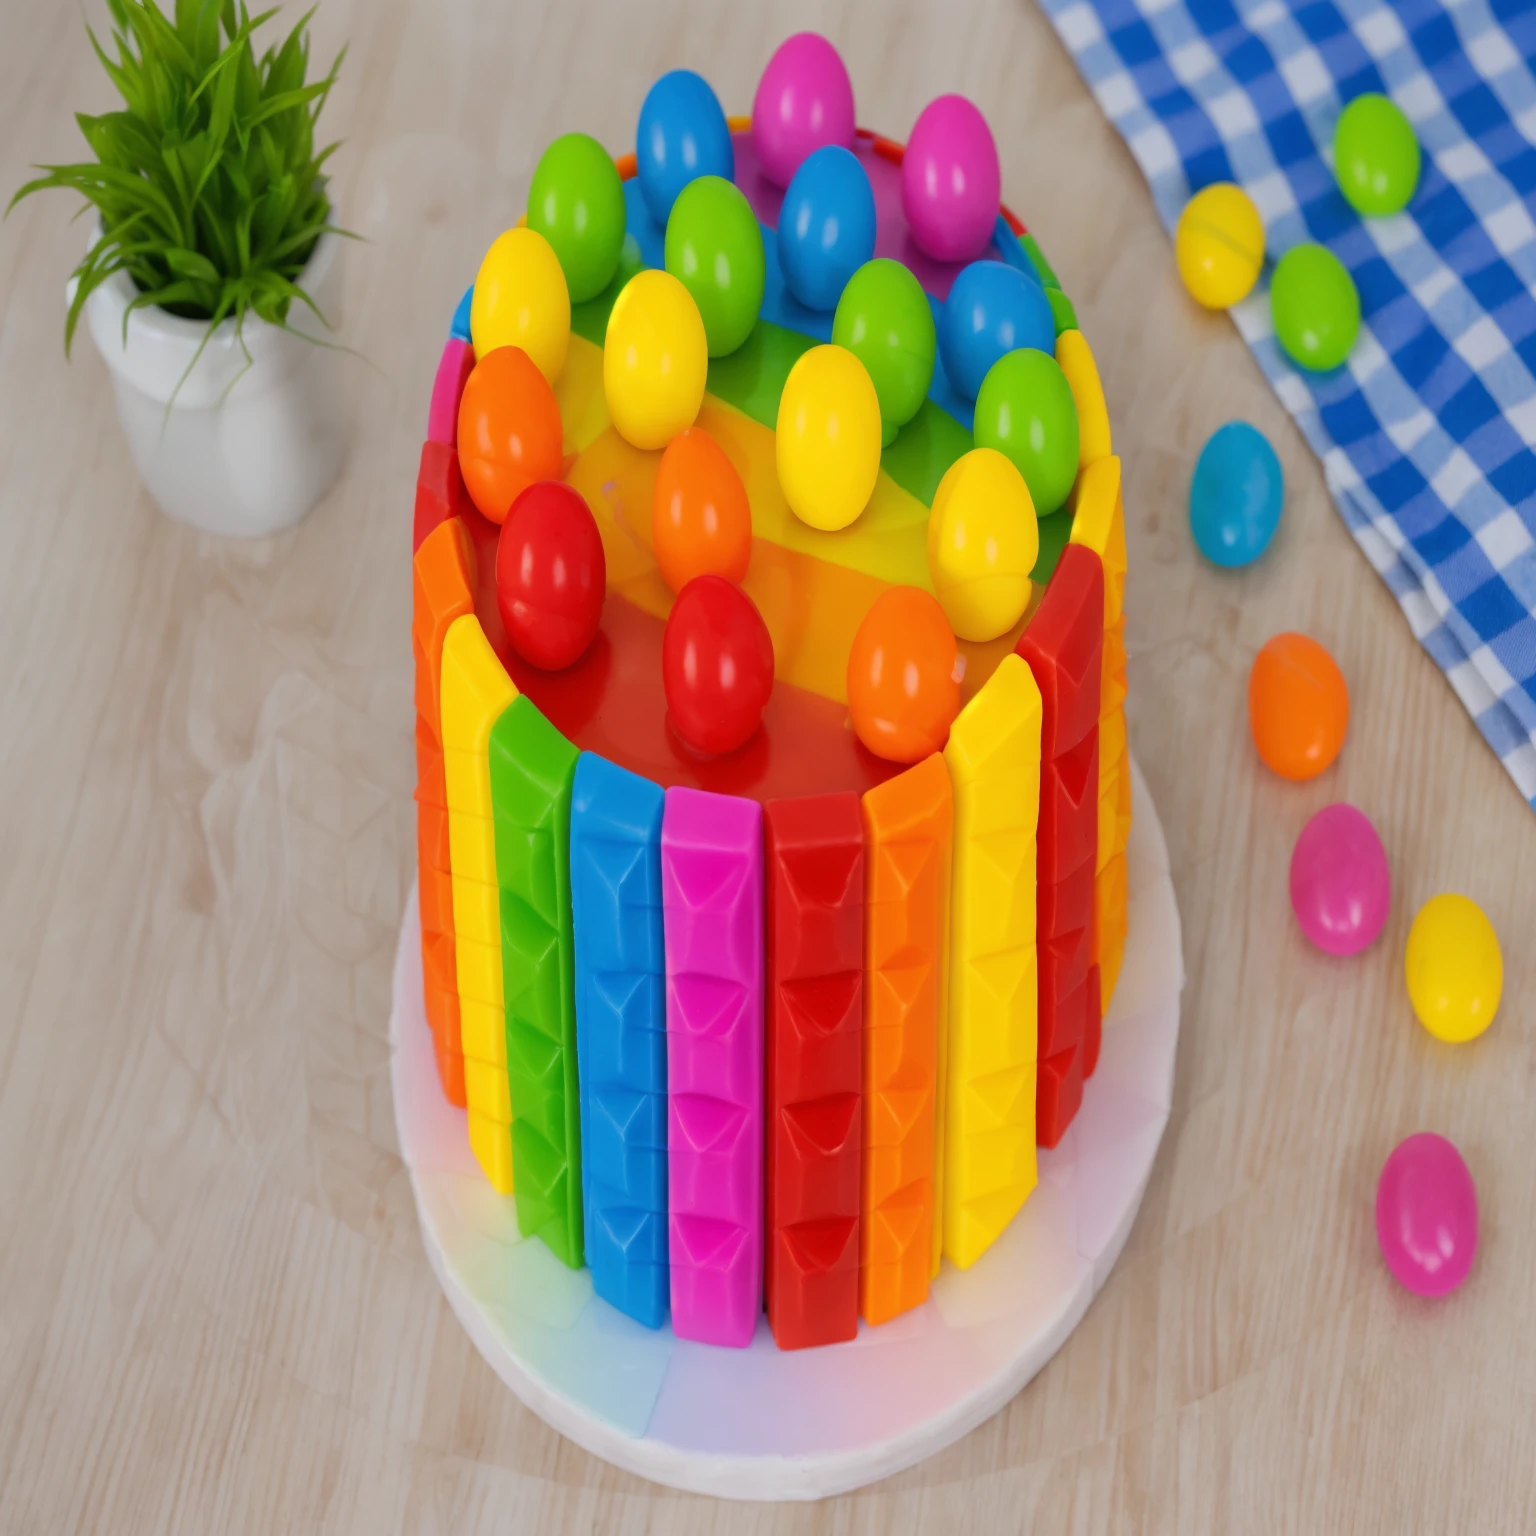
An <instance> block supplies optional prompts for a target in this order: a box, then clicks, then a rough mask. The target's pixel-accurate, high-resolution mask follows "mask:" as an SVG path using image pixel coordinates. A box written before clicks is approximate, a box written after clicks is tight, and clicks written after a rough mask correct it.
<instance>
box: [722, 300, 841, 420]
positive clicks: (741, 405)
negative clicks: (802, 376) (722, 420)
mask: <svg viewBox="0 0 1536 1536" xmlns="http://www.w3.org/2000/svg"><path fill="white" fill-rule="evenodd" d="M819 345H820V343H819V342H818V341H817V340H816V338H815V337H814V336H806V335H804V334H803V333H802V332H800V331H790V330H786V329H785V328H784V327H783V326H782V325H775V324H774V323H773V321H771V320H759V321H758V322H757V324H756V325H754V326H753V327H752V333H751V335H749V336H748V337H747V339H746V340H745V341H744V342H742V344H741V345H740V346H739V347H737V349H736V350H735V351H734V352H732V353H731V354H730V355H729V356H727V357H712V358H710V360H709V382H708V385H707V388H708V390H709V392H710V394H712V395H714V396H715V397H716V398H717V399H719V400H724V401H725V403H726V404H727V405H734V406H735V407H736V409H737V410H738V411H740V412H741V413H742V415H743V416H750V417H751V418H752V420H753V421H756V422H759V423H761V424H762V425H763V426H765V427H767V428H768V430H769V431H770V432H772V431H774V430H775V429H776V428H777V426H778V423H779V396H780V395H782V394H783V393H784V381H785V380H786V379H787V378H788V377H789V370H790V369H791V368H793V367H794V366H795V364H796V363H797V362H799V361H800V359H801V357H802V356H804V354H805V353H807V352H809V351H810V350H811V348H812V347H815V346H819Z"/></svg>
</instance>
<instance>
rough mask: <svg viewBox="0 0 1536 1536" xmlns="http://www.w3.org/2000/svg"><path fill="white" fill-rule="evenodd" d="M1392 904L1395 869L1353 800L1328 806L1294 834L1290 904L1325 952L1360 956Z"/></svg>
mask: <svg viewBox="0 0 1536 1536" xmlns="http://www.w3.org/2000/svg"><path fill="white" fill-rule="evenodd" d="M1391 904H1392V874H1391V871H1390V870H1389V868H1388V867H1387V852H1386V849H1385V848H1383V847H1382V846H1381V839H1380V838H1379V837H1378V836H1377V835H1376V828H1375V827H1373V826H1372V825H1371V822H1370V818H1369V817H1368V816H1366V814H1365V813H1364V812H1363V811H1358V810H1356V809H1355V807H1354V806H1352V805H1343V804H1340V805H1326V806H1324V807H1323V809H1322V810H1320V811H1319V812H1317V814H1316V815H1315V816H1313V817H1312V819H1311V820H1310V821H1308V822H1307V824H1306V826H1305V827H1303V828H1302V829H1301V836H1300V837H1298V838H1297V839H1296V848H1295V850H1294V852H1293V853H1292V854H1291V909H1292V911H1294V912H1295V914H1296V921H1297V922H1298V923H1300V924H1301V931H1302V932H1303V933H1304V934H1305V935H1306V936H1307V938H1308V939H1309V940H1310V941H1311V942H1312V943H1313V944H1315V945H1316V946H1317V947H1318V948H1319V949H1320V950H1322V951H1323V952H1324V953H1325V954H1329V955H1358V954H1359V953H1360V951H1361V950H1362V949H1365V948H1366V947H1367V946H1368V945H1370V944H1373V943H1374V942H1375V941H1376V937H1377V935H1378V934H1380V932H1381V930H1382V928H1383V927H1384V926H1385V924H1386V921H1387V909H1388V908H1389V907H1390V906H1391Z"/></svg>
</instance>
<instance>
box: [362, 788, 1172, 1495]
mask: <svg viewBox="0 0 1536 1536" xmlns="http://www.w3.org/2000/svg"><path fill="white" fill-rule="evenodd" d="M1132 770H1133V784H1134V796H1135V799H1134V805H1135V819H1134V821H1133V823H1132V830H1131V839H1130V848H1129V850H1128V852H1129V866H1130V867H1129V881H1130V937H1129V940H1128V942H1127V944H1126V951H1125V961H1124V964H1123V968H1122V970H1121V975H1120V982H1119V986H1118V988H1117V990H1116V992H1115V996H1114V1000H1113V1004H1112V1006H1111V1008H1110V1012H1109V1017H1108V1018H1107V1019H1106V1020H1105V1024H1104V1045H1103V1051H1102V1054H1101V1056H1100V1058H1099V1067H1098V1071H1097V1072H1096V1073H1095V1074H1094V1076H1093V1078H1092V1079H1091V1080H1090V1081H1089V1083H1088V1084H1087V1087H1086V1090H1085V1092H1084V1095H1083V1106H1082V1109H1081V1110H1080V1111H1079V1113H1078V1115H1077V1118H1076V1120H1075V1121H1074V1122H1073V1124H1072V1126H1071V1128H1070V1129H1069V1130H1068V1132H1067V1134H1066V1136H1065V1137H1064V1138H1063V1140H1062V1144H1061V1145H1060V1146H1059V1147H1057V1148H1056V1149H1055V1150H1054V1151H1042V1152H1041V1154H1040V1183H1039V1186H1038V1188H1036V1190H1035V1192H1034V1193H1033V1194H1032V1195H1031V1196H1030V1198H1029V1200H1028V1201H1027V1203H1026V1204H1025V1206H1024V1209H1023V1210H1022V1211H1021V1212H1020V1214H1019V1215H1018V1217H1017V1218H1016V1219H1015V1220H1014V1222H1013V1224H1012V1225H1011V1226H1010V1227H1009V1229H1008V1230H1007V1232H1005V1233H1004V1234H1003V1236H1002V1237H1001V1238H1000V1239H999V1240H998V1242H997V1243H996V1245H995V1246H994V1247H993V1248H992V1249H991V1250H989V1251H988V1252H987V1253H986V1254H984V1255H983V1256H982V1258H980V1259H979V1260H978V1261H977V1262H976V1264H975V1265H973V1266H972V1268H971V1269H969V1270H967V1271H963V1272H962V1271H960V1270H957V1269H955V1267H954V1266H953V1265H951V1264H949V1263H948V1262H946V1263H945V1264H944V1267H943V1269H942V1270H941V1272H940V1274H939V1276H938V1278H937V1279H936V1280H935V1281H934V1284H933V1289H932V1292H931V1294H930V1296H929V1299H928V1301H927V1302H926V1303H924V1305H923V1306H921V1307H919V1308H918V1309H917V1310H915V1311H913V1312H909V1313H907V1314H906V1315H905V1316H902V1317H899V1318H896V1319H894V1320H893V1321H891V1322H889V1323H885V1324H883V1325H882V1326H880V1327H878V1328H868V1327H865V1326H864V1325H863V1324H862V1323H861V1324H860V1325H859V1334H858V1337H857V1338H856V1339H854V1340H851V1341H850V1342H849V1343H846V1344H834V1345H829V1346H826V1347H824V1348H821V1349H806V1350H796V1351H791V1352H788V1353H786V1352H784V1351H781V1350H779V1349H778V1348H776V1347H775V1345H774V1343H773V1337H772V1335H771V1334H770V1333H769V1331H768V1325H767V1321H766V1319H764V1320H763V1321H762V1322H761V1323H760V1324H759V1325H758V1330H757V1336H756V1338H755V1339H754V1340H753V1341H752V1344H751V1346H750V1347H749V1348H747V1349H744V1350H735V1349H717V1348H713V1347H711V1346H708V1345H703V1344H695V1343H690V1342H688V1341H686V1340H680V1339H676V1338H674V1337H673V1334H672V1331H671V1329H670V1328H663V1329H661V1330H660V1331H653V1330H651V1329H648V1328H644V1327H642V1326H641V1325H640V1324H638V1323H636V1322H633V1321H631V1320H630V1319H629V1318H627V1317H625V1316H624V1315H623V1314H621V1313H619V1312H617V1311H615V1310H614V1309H613V1308H612V1307H611V1306H609V1305H608V1304H607V1303H606V1302H604V1301H602V1300H601V1299H600V1298H599V1297H597V1296H596V1295H595V1294H594V1293H593V1290H592V1277H591V1275H590V1273H588V1272H587V1271H586V1270H582V1271H579V1272H573V1271H571V1270H568V1269H566V1268H565V1266H564V1265H563V1264H561V1263H560V1261H559V1260H558V1259H556V1258H555V1257H554V1255H553V1254H551V1253H550V1252H549V1250H548V1249H547V1248H545V1246H544V1245H543V1243H541V1242H539V1241H537V1240H533V1241H524V1240H523V1238H522V1235H521V1234H520V1233H519V1231H518V1228H517V1219H516V1217H515V1215H514V1212H513V1203H512V1200H511V1198H510V1197H503V1196H499V1195H497V1194H496V1193H495V1191H494V1190H492V1189H491V1187H490V1185H489V1184H487V1183H486V1181H485V1178H484V1176H483V1175H482V1174H481V1172H480V1169H479V1167H478V1165H477V1164H476V1162H475V1160H474V1157H473V1155H472V1154H471V1152H470V1150H469V1142H468V1139H467V1132H466V1129H465V1120H464V1111H463V1110H459V1109H454V1108H453V1107H452V1106H451V1105H450V1104H449V1103H448V1102H447V1100H446V1099H445V1098H444V1097H443V1093H442V1089H441V1087H440V1085H439V1083H438V1077H437V1069H436V1066H435V1063H434V1061H433V1057H432V1047H431V1034H430V1031H429V1029H428V1027H427V1022H426V1017H425V1013H424V1010H423V1006H422V990H421V941H420V916H419V909H418V904H417V897H416V893H415V892H412V894H411V897H410V900H409V901H408V903H407V905H406V912H405V918H404V921H403V923H402V925H401V930H400V948H399V952H398V954H397V956H396V959H395V980H394V1010H393V1014H392V1017H391V1020H390V1040H391V1047H392V1068H391V1070H392V1081H393V1088H394V1098H395V1117H396V1122H397V1124H398V1126H399V1132H400V1150H401V1153H402V1155H403V1156H404V1158H405V1161H406V1165H407V1167H409V1169H410V1171H411V1186H412V1188H413V1190H414V1191H415V1195H416V1209H417V1212H418V1214H419V1216H420V1219H421V1235H422V1242H423V1244H424V1245H425V1247H426V1250H427V1256H428V1258H429V1259H430V1260H431V1262H432V1267H433V1269H434V1270H435V1271H436V1273H437V1278H438V1280H439V1281H440V1282H441V1284H442V1287H443V1290H444V1292H445V1293H446V1294H447V1297H448V1300H449V1302H450V1303H451V1304H452V1306H453V1310H454V1311H455V1312H456V1313H457V1314H458V1318H459V1321H460V1322H461V1323H463V1325H464V1327H465V1329H466V1330H467V1332H468V1333H469V1336H470V1338H471V1339H473V1340H474V1342H475V1347H476V1348H477V1349H478V1350H479V1351H480V1353H481V1354H482V1355H484V1356H485V1358H486V1359H487V1360H488V1361H489V1362H490V1364H491V1365H492V1367H493V1368H494V1369H495V1371H496V1373H497V1374H498V1375H499V1376H500V1377H501V1379H502V1380H503V1381H505V1382H506V1384H507V1385H508V1386H509V1387H511V1389H512V1390H513V1391H514V1392H515V1393H516V1394H517V1395H518V1397H519V1398H521V1399H522V1401H523V1402H524V1403H525V1404H527V1406H528V1407H529V1408H531V1409H532V1410H533V1411H534V1412H535V1413H537V1414H538V1415H539V1417H540V1418H542V1419H544V1420H545V1421H546V1422H547V1423H549V1424H551V1425H553V1426H554V1427H555V1428H556V1429H558V1430H559V1431H560V1433H561V1434H563V1435H565V1436H567V1437H568V1438H569V1439H571V1440H574V1441H575V1442H576V1443H577V1444H578V1445H579V1446H581V1447H583V1449H585V1450H588V1451H590V1452H592V1454H593V1455H595V1456H601V1457H602V1458H603V1459H604V1460H605V1461H610V1462H612V1463H613V1464H614V1465H615V1466H618V1467H622V1468H624V1469H625V1470H626V1471H628V1472H634V1473H637V1474H638V1475H639V1476H641V1477H646V1478H650V1479H651V1480H652V1481H654V1482H658V1483H666V1484H670V1485H671V1486H672V1487H675V1488H682V1489H687V1490H689V1491H691V1492H694V1493H705V1494H713V1495H715V1496H716V1497H719V1498H729V1499H814V1498H822V1497H824V1496H826V1495H828V1494H834V1493H842V1492H845V1491H846V1490H848V1489H850V1488H857V1487H860V1486H861V1485H863V1484H865V1483H869V1482H873V1481H874V1480H875V1479H877V1478H881V1477H887V1476H889V1475H890V1474H891V1473H893V1472H898V1471H900V1470H901V1469H902V1468H904V1467H910V1466H912V1465H913V1464H914V1463H915V1462H918V1461H921V1460H922V1459H923V1458H924V1457H925V1456H929V1455H931V1454H932V1453H933V1452H934V1451H937V1450H939V1449H940V1448H941V1447H943V1446H946V1445H949V1444H950V1443H951V1442H952V1441H955V1440H958V1439H959V1438H960V1437H961V1436H962V1435H964V1434H966V1433H967V1432H968V1431H970V1430H972V1429H974V1428H975V1427H976V1426H977V1425H978V1424H980V1423H982V1422H983V1420H985V1419H987V1418H989V1417H991V1415H992V1414H994V1413H996V1412H997V1410H998V1409H999V1408H1001V1407H1002V1406H1003V1405H1004V1404H1005V1403H1006V1402H1008V1400H1009V1399H1010V1398H1012V1397H1013V1395H1014V1394H1015V1393H1016V1392H1018V1391H1019V1389H1020V1388H1021V1387H1023V1386H1024V1384H1025V1383H1026V1382H1028V1381H1029V1380H1030V1378H1031V1377H1033V1376H1034V1374H1035V1372H1036V1371H1038V1370H1039V1369H1040V1368H1041V1367H1042V1366H1043V1365H1044V1364H1045V1363H1046V1361H1047V1360H1049V1359H1050V1358H1051V1356H1052V1355H1054V1354H1055V1353H1056V1351H1057V1350H1058V1349H1059V1348H1060V1347H1061V1345H1062V1343H1063V1342H1064V1341H1065V1339H1066V1338H1067V1335H1068V1334H1070V1333H1071V1332H1072V1330H1073V1329H1074V1328H1075V1327H1076V1326H1077V1324H1078V1322H1079V1321H1080V1320H1081V1318H1082V1316H1083V1314H1084V1313H1085V1312H1086V1311H1087V1310H1088V1304H1089V1303H1090V1302H1091V1301H1092V1300H1093V1297H1094V1295H1095V1293H1096V1292H1097V1291H1098V1289H1099V1287H1100V1286H1101V1285H1103V1284H1104V1282H1105V1280H1106V1279H1107V1278H1108V1276H1109V1272H1110V1270H1111V1269H1112V1268H1113V1267H1114V1263H1115V1260H1116V1259H1117V1258H1118V1257H1119V1255H1120V1250H1121V1248H1122V1247H1123V1246H1124V1244H1125V1240H1126V1238H1127V1237H1128V1236H1129V1234H1130V1230H1131V1223H1132V1222H1133V1221H1134V1219H1135V1216H1136V1210H1137V1207H1138V1206H1139V1205H1140V1203H1141V1196H1142V1192H1143V1190H1145V1188H1146V1184H1147V1178H1148V1176H1149V1174H1150V1173H1151V1171H1152V1160H1153V1158H1154V1156H1155V1155H1156V1153H1157V1148H1158V1143H1159V1142H1160V1141H1161V1140H1162V1135H1163V1127H1164V1126H1165V1125H1166V1124H1167V1122H1168V1111H1169V1105H1170V1102H1171V1095H1172V1090H1173V1063H1174V1054H1175V1050H1176V1047H1177V1044H1178V1033H1179V993H1180V991H1181V989H1182V988H1183V985H1184V965H1183V958H1182V951H1181V947H1180V933H1179V912H1178V906H1177V904H1176V902H1175V900H1174V894H1173V885H1172V882H1171V881H1170V880H1169V878H1168V851H1167V847H1166V845H1165V844H1164V842H1163V832H1162V827H1161V826H1160V825H1159V823H1158V819H1157V811H1156V809H1155V808H1154V806H1153V804H1152V799H1151V796H1150V795H1148V793H1147V787H1146V783H1145V781H1144V780H1143V779H1142V777H1141V774H1140V772H1139V770H1137V769H1136V768H1135V765H1134V763H1133V764H1132Z"/></svg>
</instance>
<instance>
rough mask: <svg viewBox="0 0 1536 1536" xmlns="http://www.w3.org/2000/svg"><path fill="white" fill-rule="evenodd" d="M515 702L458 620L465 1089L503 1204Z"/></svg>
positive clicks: (451, 650) (457, 858)
mask: <svg viewBox="0 0 1536 1536" xmlns="http://www.w3.org/2000/svg"><path fill="white" fill-rule="evenodd" d="M516 696H517V690H516V689H515V688H514V687H513V686H512V680H511V679H510V678H509V677H508V676H507V674H506V671H505V669H504V668H503V667H502V665H501V663H500V662H499V661H498V660H497V659H496V655H495V652H493V651H492V650H491V648H490V645H489V644H488V643H487V641H486V638H485V634H484V632H483V631H482V630H481V628H480V623H479V620H478V619H476V618H475V617H474V615H473V614H468V615H465V616H464V617H462V618H459V619H455V620H454V622H453V624H452V625H451V626H450V627H449V630H448V634H447V638H446V639H445V640H444V642H443V674H442V698H443V768H444V780H445V786H446V791H447V800H448V841H449V852H450V857H451V859H452V864H453V876H452V885H453V914H454V958H455V961H456V963H457V966H458V985H459V1019H460V1031H461V1035H462V1040H463V1048H464V1088H465V1098H466V1100H467V1101H468V1110H469V1143H470V1146H471V1148H472V1149H473V1151H474V1154H475V1157H476V1159H477V1160H478V1162H479V1163H480V1166H481V1168H482V1169H484V1171H485V1176H486V1178H487V1179H489V1180H490V1182H491V1185H492V1187H493V1188H494V1189H496V1190H497V1191H498V1192H499V1193H501V1194H511V1193H512V1184H513V1180H512V1107H511V1095H510V1091H509V1088H508V1082H507V1040H506V1015H505V1000H504V996H503V990H502V968H501V932H500V912H499V900H498V895H497V885H496V841H495V827H494V822H493V820H492V809H491V806H492V802H491V780H490V761H489V748H490V739H491V728H492V727H493V726H494V725H495V723H496V721H497V720H498V719H500V717H501V715H502V713H503V711H504V710H506V708H507V707H508V706H509V705H510V704H511V703H512V701H513V699H514V698H515V697H516Z"/></svg>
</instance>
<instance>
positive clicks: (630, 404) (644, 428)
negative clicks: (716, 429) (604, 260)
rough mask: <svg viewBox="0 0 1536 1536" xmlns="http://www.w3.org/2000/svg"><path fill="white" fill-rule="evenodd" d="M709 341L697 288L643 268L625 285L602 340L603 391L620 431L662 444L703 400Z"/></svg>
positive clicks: (640, 443) (634, 439)
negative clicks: (696, 297) (693, 289)
mask: <svg viewBox="0 0 1536 1536" xmlns="http://www.w3.org/2000/svg"><path fill="white" fill-rule="evenodd" d="M708 373H709V343H708V340H707V339H706V337H705V334H704V321H703V318H702V317H701V316H700V314H699V306H698V305H697V304H695V303H694V301H693V295H692V294H691V293H689V292H688V290H687V289H686V288H685V287H684V286H683V285H682V283H680V282H679V281H678V280H677V278H675V277H673V276H672V274H671V273H670V272H658V271H656V270H654V269H652V270H649V271H645V272H638V273H636V274H635V276H634V277H632V278H630V280H629V281H628V282H627V283H626V284H625V285H624V287H623V289H622V291H621V292H620V293H619V296H618V298H617V299H616V300H615V301H614V306H613V312H612V313H611V314H610V315H609V316H608V329H607V332H606V333H605V335H604V339H603V393H604V395H605V396H606V398H607V401H608V414H609V416H610V417H611V418H612V419H613V425H614V427H615V428H616V429H617V431H618V433H619V436H620V437H622V438H623V439H624V441H625V442H627V443H630V444H632V445H633V446H634V447H636V448H664V447H666V445H667V444H668V443H669V442H671V441H672V439H673V438H674V437H676V436H677V434H678V433H679V432H682V431H684V430H686V429H687V428H688V427H691V426H692V425H693V423H694V418H695V417H696V416H697V415H698V414H699V407H700V405H702V404H703V402H704V382H705V379H706V377H707V376H708Z"/></svg>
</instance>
